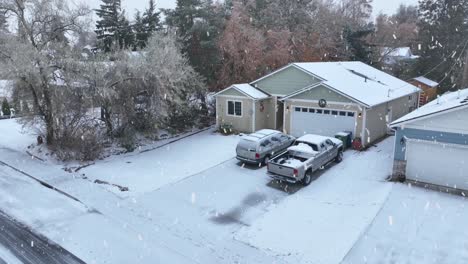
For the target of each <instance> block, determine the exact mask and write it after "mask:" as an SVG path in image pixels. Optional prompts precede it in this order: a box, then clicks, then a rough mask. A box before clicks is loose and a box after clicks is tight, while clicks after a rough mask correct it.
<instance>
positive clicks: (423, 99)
mask: <svg viewBox="0 0 468 264" xmlns="http://www.w3.org/2000/svg"><path fill="white" fill-rule="evenodd" d="M409 83H411V84H412V85H414V86H416V87H419V89H421V96H420V98H419V106H423V105H425V104H427V103H428V102H430V101H432V100H434V99H435V98H436V97H437V88H438V86H439V84H438V83H437V82H435V81H433V80H430V79H428V78H426V77H424V76H420V77H417V78H414V79H412V80H410V81H409Z"/></svg>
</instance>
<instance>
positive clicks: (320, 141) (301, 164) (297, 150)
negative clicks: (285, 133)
mask: <svg viewBox="0 0 468 264" xmlns="http://www.w3.org/2000/svg"><path fill="white" fill-rule="evenodd" d="M333 160H335V161H336V162H341V161H342V160H343V142H341V140H339V139H336V138H331V137H323V136H317V135H305V136H302V137H300V138H298V139H297V140H296V141H295V142H294V144H293V146H291V147H289V148H288V149H287V150H286V151H285V152H283V153H281V154H279V155H278V156H276V157H273V158H272V159H270V161H269V162H268V174H269V175H270V177H272V178H274V179H276V180H280V181H286V182H290V183H297V182H301V183H302V184H304V185H306V186H307V185H309V184H310V182H311V181H312V174H313V173H314V172H315V171H317V170H319V169H321V168H323V167H324V166H325V165H326V164H328V163H329V162H331V161H333Z"/></svg>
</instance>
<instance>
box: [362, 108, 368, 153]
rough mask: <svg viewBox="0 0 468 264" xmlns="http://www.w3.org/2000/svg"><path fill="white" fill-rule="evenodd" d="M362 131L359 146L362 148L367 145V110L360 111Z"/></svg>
mask: <svg viewBox="0 0 468 264" xmlns="http://www.w3.org/2000/svg"><path fill="white" fill-rule="evenodd" d="M361 118H362V131H361V144H362V147H363V148H364V147H365V146H366V145H367V139H366V130H367V108H364V109H363V111H362V117H361Z"/></svg>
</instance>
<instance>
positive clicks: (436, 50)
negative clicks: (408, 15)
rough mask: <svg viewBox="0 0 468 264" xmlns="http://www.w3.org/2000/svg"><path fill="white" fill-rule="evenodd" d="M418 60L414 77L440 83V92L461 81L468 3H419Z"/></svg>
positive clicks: (466, 45)
mask: <svg viewBox="0 0 468 264" xmlns="http://www.w3.org/2000/svg"><path fill="white" fill-rule="evenodd" d="M419 15H420V23H419V28H420V30H419V32H420V40H421V42H422V43H421V59H420V60H419V63H418V64H417V65H416V69H417V72H416V73H415V74H427V73H429V74H427V76H428V77H429V78H431V79H434V80H436V81H437V82H442V83H441V88H442V89H441V92H443V91H446V90H449V89H452V88H454V87H456V86H457V85H460V84H461V82H462V75H463V74H462V72H463V67H464V61H465V54H466V52H467V50H468V23H467V22H468V21H467V18H468V0H420V2H419Z"/></svg>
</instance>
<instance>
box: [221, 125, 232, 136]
mask: <svg viewBox="0 0 468 264" xmlns="http://www.w3.org/2000/svg"><path fill="white" fill-rule="evenodd" d="M219 132H220V133H221V134H223V135H226V136H227V135H232V134H234V129H233V128H232V125H231V124H221V126H220V127H219Z"/></svg>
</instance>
